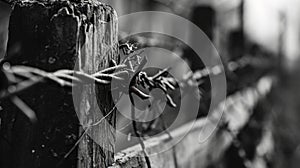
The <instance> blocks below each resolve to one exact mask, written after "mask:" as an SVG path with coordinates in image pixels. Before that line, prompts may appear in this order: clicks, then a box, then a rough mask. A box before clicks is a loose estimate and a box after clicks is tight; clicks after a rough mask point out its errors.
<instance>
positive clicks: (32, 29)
mask: <svg viewBox="0 0 300 168" xmlns="http://www.w3.org/2000/svg"><path fill="white" fill-rule="evenodd" d="M112 59H114V60H116V61H118V39H117V16H116V13H115V11H114V10H113V9H112V8H111V7H109V6H107V5H104V4H101V3H100V2H97V1H87V0H85V1H83V0H82V1H81V0H76V1H75V0H73V1H65V0H64V1H63V0H51V1H44V0H21V1H17V2H16V4H15V5H14V8H13V11H12V13H11V17H10V24H9V41H8V50H7V56H6V58H5V60H7V61H9V62H10V63H11V64H13V65H14V64H24V65H30V66H34V67H38V68H41V69H43V70H46V71H55V70H58V69H73V68H74V67H77V68H79V70H81V71H84V72H86V73H94V72H96V71H99V70H101V69H104V68H107V67H108V66H109V63H110V60H112ZM81 89H83V90H88V92H87V93H85V94H91V96H90V95H89V96H84V94H83V93H82V94H80V95H79V97H76V98H74V102H73V99H72V94H71V93H72V92H71V90H70V89H67V88H65V89H63V88H59V87H57V86H56V85H55V84H50V86H49V84H39V85H36V86H35V87H34V88H31V89H30V90H27V91H26V92H24V93H22V95H20V97H21V98H22V99H23V100H24V101H25V102H26V103H27V104H28V105H29V106H30V107H31V108H32V109H33V110H34V111H35V112H36V114H37V118H38V122H37V123H35V124H34V123H31V122H30V121H29V120H28V119H27V118H26V117H25V116H24V115H23V114H22V113H20V112H19V111H18V109H16V108H15V107H14V106H13V105H12V104H11V103H10V102H9V101H2V102H0V103H1V106H2V108H0V117H1V127H0V131H1V136H2V137H3V138H0V148H1V149H0V151H1V152H0V155H1V156H0V167H1V168H37V167H43V168H45V167H51V168H53V167H80V168H91V167H93V168H94V167H99V168H100V167H101V168H104V167H108V166H109V165H111V164H112V162H113V151H114V141H115V134H114V126H115V112H113V113H112V114H111V115H109V116H108V117H107V120H106V121H108V122H103V123H100V124H99V125H97V127H95V128H93V129H91V130H90V132H89V133H88V134H87V135H84V137H83V138H82V140H81V142H80V144H79V150H78V151H79V153H78V154H77V152H76V150H75V151H73V152H72V153H71V154H70V155H66V154H67V152H68V151H69V150H70V149H71V148H72V147H73V146H74V144H75V143H76V141H77V140H78V138H79V135H81V133H82V132H83V130H82V127H81V126H80V125H79V120H78V117H79V118H80V121H81V124H83V126H87V125H88V123H89V122H95V121H96V120H98V119H99V118H97V116H99V114H97V115H96V114H95V112H94V111H93V110H94V109H95V108H98V107H100V109H101V112H102V113H103V114H102V115H103V116H104V115H105V114H106V113H108V112H109V111H110V110H111V109H112V108H113V105H114V103H113V101H112V98H111V96H110V91H109V90H110V89H109V86H95V84H93V85H87V86H82V88H81ZM94 90H96V91H94ZM96 93H97V95H96ZM93 96H94V98H90V97H93ZM75 111H77V114H78V115H76V112H75ZM109 125H111V126H112V127H110V126H109ZM79 126H80V129H79ZM89 135H92V137H94V139H92V138H90V136H89ZM95 137H96V139H95ZM95 142H97V143H95ZM99 142H101V144H99ZM76 149H78V148H76ZM107 149H109V150H107Z"/></svg>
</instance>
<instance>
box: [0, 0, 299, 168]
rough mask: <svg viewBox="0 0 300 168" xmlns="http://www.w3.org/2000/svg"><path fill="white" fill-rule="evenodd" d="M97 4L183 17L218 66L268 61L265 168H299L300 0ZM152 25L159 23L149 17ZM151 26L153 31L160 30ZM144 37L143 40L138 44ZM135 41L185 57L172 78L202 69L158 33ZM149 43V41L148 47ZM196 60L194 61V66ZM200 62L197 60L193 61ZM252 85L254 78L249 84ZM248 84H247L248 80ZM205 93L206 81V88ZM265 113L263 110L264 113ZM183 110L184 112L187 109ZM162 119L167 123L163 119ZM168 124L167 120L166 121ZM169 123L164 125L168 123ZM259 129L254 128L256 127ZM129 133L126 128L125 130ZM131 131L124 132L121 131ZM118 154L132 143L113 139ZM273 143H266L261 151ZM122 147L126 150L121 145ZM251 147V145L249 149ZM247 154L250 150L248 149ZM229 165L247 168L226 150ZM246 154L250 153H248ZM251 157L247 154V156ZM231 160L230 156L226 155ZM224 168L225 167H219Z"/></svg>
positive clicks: (2, 39)
mask: <svg viewBox="0 0 300 168" xmlns="http://www.w3.org/2000/svg"><path fill="white" fill-rule="evenodd" d="M101 2H104V3H107V4H110V5H111V6H112V7H113V8H115V9H116V11H117V14H118V15H119V16H122V15H126V14H130V13H133V12H139V11H164V12H169V13H173V14H176V15H179V16H182V17H184V18H186V19H188V20H190V21H192V22H193V23H194V24H196V25H197V26H198V27H200V28H201V29H202V30H203V31H204V32H205V34H206V35H207V36H208V38H209V39H210V40H211V41H212V42H213V44H214V45H215V47H216V48H217V50H218V52H219V54H220V56H221V58H222V61H223V62H224V64H226V62H229V61H232V60H237V59H239V58H241V57H244V56H245V55H247V56H252V57H268V58H269V60H270V61H271V63H272V64H273V65H274V66H275V68H274V69H273V70H272V71H273V72H274V73H276V74H277V75H278V77H279V83H278V85H277V86H276V87H275V88H274V89H273V90H272V93H271V96H270V97H269V98H268V100H266V102H263V103H262V105H261V106H262V107H261V108H264V110H261V112H263V113H267V114H265V115H266V116H267V117H266V118H267V119H266V120H268V121H267V122H268V123H270V125H271V126H270V131H271V132H272V136H273V137H274V144H275V145H274V152H273V153H272V155H271V156H270V158H268V161H269V164H268V165H267V167H278V168H284V167H291V168H292V167H295V168H296V167H299V166H298V165H300V146H299V145H300V131H299V130H300V101H299V100H300V89H299V87H298V86H300V80H299V77H298V76H299V72H300V68H299V65H300V59H299V58H300V47H299V46H300V1H299V0H102V1H101ZM10 11H11V8H10V6H9V5H7V4H5V3H3V2H0V59H1V58H3V57H4V56H5V54H6V52H14V51H6V43H7V38H8V25H9V15H10ZM149 19H151V20H154V21H155V19H157V20H159V19H158V18H149ZM147 22H148V20H145V21H144V22H139V23H126V25H119V26H120V27H121V29H122V26H127V27H128V26H131V27H132V30H134V29H138V28H139V26H140V25H144V24H147ZM168 24H169V26H167V27H166V26H165V27H164V29H166V30H169V31H172V29H174V27H173V26H172V23H171V22H170V23H168ZM162 25H163V24H162V23H159V22H156V24H155V25H153V26H162ZM182 29H185V31H187V35H186V39H187V40H189V39H192V38H191V36H192V34H191V33H189V29H188V28H182ZM126 33H127V32H120V35H119V36H120V39H122V38H123V37H124V36H126ZM144 38H146V39H147V40H143V39H144ZM136 40H137V41H138V42H141V41H142V42H141V43H145V45H147V44H146V43H151V44H149V45H150V46H159V47H162V48H165V49H167V50H169V51H172V52H173V53H175V55H178V56H180V57H181V58H184V59H185V60H186V62H187V63H188V64H178V65H176V66H175V67H176V68H175V69H176V72H175V73H177V74H179V75H183V74H185V73H186V72H188V70H189V68H190V69H192V70H198V69H202V68H203V66H204V65H203V64H201V63H195V62H197V56H195V53H194V52H193V51H192V50H191V49H190V48H189V47H187V46H185V45H184V44H182V43H181V42H180V41H178V40H176V39H173V38H170V37H164V36H160V35H157V34H147V35H140V36H139V37H137V38H136ZM149 41H150V42H149ZM147 55H149V56H153V58H154V59H156V60H157V62H158V63H159V64H165V63H164V62H160V58H159V57H155V56H162V55H168V56H169V58H170V59H168V61H172V58H173V57H174V60H173V61H174V62H176V58H177V57H176V56H172V53H169V52H166V51H165V50H155V51H153V50H151V51H149V52H147ZM195 60H196V61H195ZM198 62H199V61H198ZM200 62H201V61H200ZM262 71H264V69H263V68H261V67H259V68H257V69H256V68H255V67H254V68H253V67H251V68H249V69H246V72H240V73H239V74H236V75H237V76H238V79H236V78H234V77H233V78H228V79H227V80H228V94H229V95H230V94H231V93H234V92H235V91H236V90H238V89H239V88H242V87H245V85H242V84H239V83H238V82H237V81H240V80H242V81H247V80H249V78H252V76H251V75H244V74H249V72H251V73H252V72H253V78H255V79H256V78H257V77H259V76H261V75H262V73H261V72H262ZM253 80H254V79H253ZM248 82H251V81H250V80H249V81H248ZM205 86H206V88H207V90H209V88H210V84H209V82H208V83H207V84H206V85H205ZM204 94H206V95H207V96H204V97H208V98H207V99H204V100H203V103H202V105H201V107H200V110H199V114H198V117H199V118H201V117H203V116H205V115H206V112H207V109H208V107H207V104H208V103H207V102H209V101H210V98H209V97H210V93H209V91H207V92H205V93H204ZM266 109H267V110H266ZM187 111H188V110H187ZM164 117H165V118H172V116H171V117H170V116H169V115H168V116H164ZM191 119H192V118H191V117H190V116H189V114H188V112H187V114H186V117H184V118H182V119H181V121H180V122H179V123H178V124H177V125H176V126H175V127H178V126H180V125H182V124H184V123H187V122H188V121H190V120H191ZM125 120H126V119H125V118H122V116H119V119H118V126H119V127H120V128H122V127H123V126H124V123H126V121H125ZM166 120H167V119H166ZM167 122H168V121H167ZM259 126H260V125H258V126H257V127H259ZM129 129H130V128H129ZM126 131H127V132H130V130H126V129H125V132H126ZM255 136H256V134H255V133H253V136H250V138H249V137H248V139H247V141H250V142H249V143H250V144H251V143H254V141H255V139H256V138H255ZM117 141H119V145H118V146H117V150H118V151H120V150H122V149H124V148H126V147H128V146H130V145H133V144H135V143H136V142H131V143H122V142H123V141H126V140H125V139H120V138H118V137H117ZM271 143H273V142H266V144H265V145H266V146H267V145H270V144H271ZM124 144H126V145H124ZM249 146H250V147H251V145H249ZM250 147H249V148H250ZM250 151H251V150H250ZM228 152H229V155H230V154H231V155H232V156H233V157H232V158H229V159H228V160H231V159H232V160H231V161H232V163H227V167H231V168H232V167H247V166H246V165H245V164H238V158H235V157H234V152H232V151H230V150H229V151H228ZM249 153H251V152H249ZM249 155H250V154H249ZM229 157H230V156H229ZM224 167H225V166H224Z"/></svg>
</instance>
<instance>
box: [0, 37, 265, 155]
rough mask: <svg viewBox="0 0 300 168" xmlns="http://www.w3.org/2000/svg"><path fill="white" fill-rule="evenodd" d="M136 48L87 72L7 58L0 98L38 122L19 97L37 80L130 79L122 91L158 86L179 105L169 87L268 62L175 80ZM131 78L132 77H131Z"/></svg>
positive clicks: (236, 64)
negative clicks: (150, 70) (154, 69)
mask: <svg viewBox="0 0 300 168" xmlns="http://www.w3.org/2000/svg"><path fill="white" fill-rule="evenodd" d="M137 49H138V48H137V47H136V45H135V44H131V43H129V42H127V43H125V44H122V45H120V50H121V51H122V52H123V54H124V55H125V58H123V60H122V61H121V62H120V63H119V64H117V63H116V62H115V61H113V60H112V61H111V63H112V67H109V68H106V69H104V70H101V71H99V72H96V73H94V74H87V73H84V72H82V71H76V70H69V69H62V70H57V71H55V72H46V71H44V70H41V69H39V68H34V67H29V66H23V65H15V66H12V65H10V64H9V63H8V62H4V63H2V67H1V69H0V79H1V85H0V100H2V99H6V98H9V99H10V100H11V101H12V102H13V103H14V104H15V105H16V106H17V107H18V108H19V109H21V111H22V112H23V113H24V114H25V115H26V116H27V117H28V118H29V119H30V120H31V121H32V122H35V121H36V120H37V118H36V115H35V112H34V111H33V110H32V109H31V108H30V107H29V106H27V105H26V104H25V103H24V102H23V101H22V100H21V99H20V98H19V97H18V94H20V93H22V92H24V91H26V90H27V89H29V88H31V87H33V86H35V85H36V84H38V83H54V84H56V85H58V86H60V87H68V88H70V87H74V86H77V85H82V84H97V85H109V84H111V81H112V80H117V81H122V82H123V83H130V85H129V93H128V92H126V89H127V90H128V88H126V86H127V85H123V86H118V87H119V88H118V89H120V91H123V93H127V94H135V95H137V96H138V97H139V98H141V99H149V98H150V97H151V96H150V94H148V93H146V92H144V91H142V90H141V89H139V87H142V88H144V89H146V90H148V91H151V90H153V89H155V88H158V89H160V90H162V91H163V92H164V93H165V95H166V102H167V103H168V105H169V106H171V107H174V108H175V107H176V106H177V105H176V103H175V102H174V100H173V98H172V97H171V95H169V91H174V90H175V89H176V88H181V89H186V88H190V87H198V86H199V85H201V83H203V80H204V79H205V78H206V77H209V76H217V75H220V74H222V73H225V71H226V70H227V71H230V72H234V71H236V70H238V69H241V68H243V67H245V66H247V65H252V66H255V65H256V66H264V65H265V64H266V63H268V62H266V61H262V59H261V58H259V59H255V58H250V57H243V58H241V59H239V60H236V61H231V62H229V63H228V64H226V65H225V66H224V67H223V65H216V66H213V67H206V68H204V69H202V70H198V71H195V72H192V71H190V72H188V73H187V74H185V75H183V77H182V79H180V80H176V79H175V78H173V77H170V75H169V73H168V71H169V70H170V68H165V69H163V70H160V71H159V72H158V73H156V74H155V75H153V76H149V75H148V74H147V72H145V71H143V70H142V69H143V67H144V66H145V64H146V63H147V59H146V57H145V56H144V57H142V56H141V54H142V53H143V50H142V51H139V52H138V50H137ZM133 76H134V77H133ZM130 79H132V80H131V81H130ZM123 93H122V94H123ZM115 108H116V106H114V107H113V109H112V110H111V111H110V112H109V113H107V114H106V115H105V116H104V117H102V118H101V119H100V120H98V121H96V122H95V123H89V124H88V126H85V131H84V132H83V133H82V134H81V135H80V136H79V138H78V140H77V142H76V143H75V144H74V146H73V147H72V148H71V149H70V150H69V151H68V152H67V153H66V154H65V155H64V157H63V159H66V158H67V157H68V156H69V155H70V154H71V153H72V151H74V149H75V148H76V146H77V145H78V144H79V143H80V141H81V140H82V139H83V137H84V136H85V135H86V134H87V132H88V131H89V130H90V128H92V127H94V126H97V125H99V124H100V123H101V122H103V121H104V120H105V119H106V118H107V117H108V116H109V115H111V114H112V112H114V109H115ZM133 122H135V121H133ZM132 124H134V123H132ZM135 134H136V135H139V133H138V132H137V128H136V129H135ZM141 141H142V140H141ZM141 145H142V144H141ZM142 146H143V145H142ZM144 150H145V149H144Z"/></svg>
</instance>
